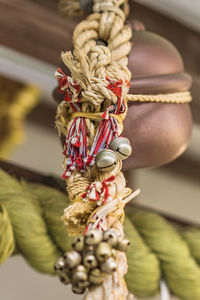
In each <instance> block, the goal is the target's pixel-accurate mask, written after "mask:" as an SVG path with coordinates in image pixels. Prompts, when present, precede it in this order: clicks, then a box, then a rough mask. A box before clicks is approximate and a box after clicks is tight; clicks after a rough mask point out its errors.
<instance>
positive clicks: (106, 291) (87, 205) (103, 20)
mask: <svg viewBox="0 0 200 300" xmlns="http://www.w3.org/2000/svg"><path fill="white" fill-rule="evenodd" d="M125 2H126V1H125V0H105V1H102V0H94V6H93V11H94V13H93V14H91V15H89V16H88V17H87V18H86V19H85V20H84V21H82V22H81V23H80V24H78V25H77V26H76V28H75V30H74V33H73V44H74V49H73V53H72V52H70V51H69V52H63V53H62V54H61V57H62V60H63V63H64V64H65V66H66V67H67V68H68V69H69V70H70V72H71V82H73V83H75V84H77V85H78V87H80V93H79V95H78V97H79V98H78V100H77V93H76V92H74V91H73V92H71V94H70V102H66V101H63V102H61V103H60V104H59V106H58V110H57V116H56V124H57V127H58V132H59V133H62V134H64V135H65V136H66V137H67V136H68V132H69V131H70V128H71V125H72V124H73V123H72V122H73V121H74V119H75V118H80V119H81V118H82V119H84V120H85V122H86V128H87V136H86V138H87V155H89V153H90V150H91V146H92V144H93V142H94V138H95V134H96V132H97V129H98V126H99V122H100V121H101V119H102V113H103V112H104V111H105V110H106V109H107V108H108V107H110V106H111V105H114V104H116V103H117V102H118V97H117V95H116V94H115V93H114V91H113V90H111V89H108V78H109V79H110V80H113V81H118V82H119V81H120V83H121V91H122V97H123V99H124V106H125V107H124V112H123V113H122V114H121V115H115V116H114V115H112V116H113V117H114V119H115V120H116V121H117V123H118V135H120V134H121V132H122V130H123V120H124V118H125V116H126V113H127V109H128V106H127V104H126V103H127V101H142V102H144V101H153V102H173V103H181V101H182V102H188V101H190V94H189V92H184V93H174V94H166V95H128V90H129V82H130V79H131V73H130V71H129V70H128V67H127V65H128V58H127V55H128V54H129V52H130V50H131V46H132V45H131V42H130V39H131V37H132V31H131V28H130V27H129V26H127V25H125V24H124V22H125V19H126V14H125V13H124V11H123V10H122V6H123V4H124V3H125ZM76 102H79V103H81V111H77V112H74V111H72V109H71V107H70V105H71V103H76ZM110 116H111V114H110ZM103 118H104V117H103ZM67 159H68V157H66V160H67ZM66 160H65V161H64V164H63V166H64V168H65V170H67V165H66ZM121 168H122V163H121V161H119V162H118V164H117V166H116V168H115V169H114V170H113V171H112V172H109V173H101V172H100V171H98V169H97V168H96V167H95V166H93V167H91V168H87V169H86V170H85V171H84V172H80V171H78V170H77V169H76V168H75V170H74V171H73V172H72V173H70V174H71V175H70V176H68V177H66V183H67V191H68V194H69V199H70V200H71V202H72V204H71V205H69V206H68V207H67V208H66V209H65V211H64V215H63V217H62V219H63V221H64V223H65V224H66V225H67V231H68V234H69V235H78V234H82V233H83V232H84V230H85V228H86V226H87V225H88V224H90V220H92V217H93V216H94V211H95V215H96V216H98V213H99V215H101V213H102V211H103V210H104V211H105V209H106V208H105V207H106V205H105V207H104V208H102V206H100V207H98V206H97V204H96V202H94V201H93V202H91V201H88V202H83V201H82V198H81V195H83V193H84V192H85V191H86V189H87V187H88V186H89V185H90V184H91V183H95V182H97V183H101V182H103V181H104V180H107V179H108V178H111V176H112V177H114V180H113V182H112V185H111V187H110V188H109V196H110V197H111V198H112V200H113V201H111V205H110V203H108V206H109V207H110V208H109V209H110V210H109V211H108V212H107V213H106V221H105V224H104V230H106V229H108V228H110V227H113V228H115V229H117V230H118V231H119V232H120V233H121V234H122V235H123V234H124V233H123V224H122V223H123V220H124V204H125V203H126V199H129V198H130V199H131V197H132V196H131V195H132V194H131V190H130V189H129V188H127V187H126V181H125V178H124V175H123V174H122V172H121ZM130 194H131V195H130ZM127 201H128V200H127ZM112 202H113V203H115V204H113V206H112ZM96 222H97V221H96ZM117 262H118V267H117V272H115V273H114V275H106V277H105V280H104V282H103V284H102V285H101V286H98V287H96V288H92V289H89V290H88V292H87V294H86V296H85V300H93V299H102V300H103V299H106V300H113V299H116V300H118V299H120V300H129V299H133V295H132V294H129V292H128V290H127V287H126V284H125V281H124V275H125V274H126V273H127V267H128V266H127V259H126V256H125V254H124V253H122V252H120V251H118V254H117Z"/></svg>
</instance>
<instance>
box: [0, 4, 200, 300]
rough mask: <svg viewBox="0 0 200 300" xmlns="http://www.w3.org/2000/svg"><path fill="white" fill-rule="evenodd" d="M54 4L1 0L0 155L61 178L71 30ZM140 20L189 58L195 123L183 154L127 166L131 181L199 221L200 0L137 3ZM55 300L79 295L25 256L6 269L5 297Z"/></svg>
mask: <svg viewBox="0 0 200 300" xmlns="http://www.w3.org/2000/svg"><path fill="white" fill-rule="evenodd" d="M56 6H57V1H53V0H51V1H47V0H46V1H45V0H41V1H40V0H37V1H31V0H12V1H11V0H9V1H8V0H0V25H1V31H0V159H6V160H9V161H11V162H13V163H14V164H18V165H21V166H24V167H27V168H28V169H33V170H35V171H38V172H41V173H45V174H50V173H51V174H56V175H58V176H60V175H61V174H62V167H61V165H62V160H63V156H62V146H61V144H60V142H59V138H58V136H57V132H56V130H55V124H54V116H55V109H56V104H55V103H54V102H53V99H52V96H51V91H52V88H53V87H54V86H56V82H55V80H54V77H53V74H54V71H55V69H56V66H57V64H58V60H59V54H60V49H63V48H64V45H65V48H66V46H67V45H66V42H65V40H64V35H65V32H66V30H68V28H66V25H65V20H64V19H62V18H61V17H60V16H59V15H58V14H57V12H56ZM29 13H30V17H28V18H27V14H29ZM135 18H136V19H138V20H140V21H142V22H144V24H145V25H146V27H147V29H148V30H150V31H154V32H157V33H158V34H161V35H162V36H164V37H166V38H168V39H169V40H170V41H172V42H173V43H174V45H175V46H176V47H177V48H178V50H179V52H180V53H181V55H182V56H183V60H184V62H185V67H186V71H187V72H189V73H190V74H192V76H193V79H194V84H193V87H192V94H193V103H192V105H191V108H192V113H193V118H194V127H193V134H192V138H191V142H190V145H189V147H188V149H187V151H186V152H185V153H184V154H183V155H182V156H181V157H180V158H179V159H177V160H176V161H175V162H173V163H170V164H169V165H167V166H163V167H160V168H156V169H141V170H134V171H129V172H128V173H127V176H128V179H129V185H131V186H132V187H134V188H138V187H140V188H141V194H140V196H139V197H138V198H137V199H136V200H135V201H137V202H138V203H139V204H140V205H142V206H144V207H148V208H153V209H155V210H157V211H160V212H164V213H165V214H168V215H172V216H174V217H177V218H180V219H183V220H186V221H188V222H190V223H195V224H199V225H200V150H199V149H200V101H199V95H200V56H199V49H200V2H199V0H193V1H187V0H159V1H156V0H148V1H147V0H138V1H135ZM52 20H53V22H52ZM52 23H53V24H52ZM166 24H168V25H169V26H166ZM30 28H32V29H30ZM172 28H173V29H174V30H172ZM69 30H71V29H70V28H69ZM51 34H52V36H53V38H52V36H51ZM13 112H14V113H13ZM47 154H48V155H47ZM55 298H56V299H60V300H62V299H80V298H79V297H77V296H75V295H72V293H71V292H70V290H69V288H66V287H65V286H63V285H61V284H60V282H59V281H58V280H57V279H56V278H52V277H50V276H47V275H41V274H38V273H36V272H35V271H34V270H32V269H31V268H30V267H29V266H28V265H27V264H26V262H25V261H24V259H23V258H22V257H19V256H15V257H12V258H11V259H9V260H8V261H6V262H5V263H4V264H3V265H2V266H1V267H0V299H4V300H25V299H29V300H33V299H34V300H35V299H41V300H45V299H48V300H53V299H55ZM156 299H160V298H159V296H158V298H156ZM173 299H175V298H173ZM191 300H192V299H191Z"/></svg>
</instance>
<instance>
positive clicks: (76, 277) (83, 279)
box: [72, 266, 88, 288]
mask: <svg viewBox="0 0 200 300" xmlns="http://www.w3.org/2000/svg"><path fill="white" fill-rule="evenodd" d="M79 267H80V266H79ZM79 267H78V268H76V269H75V270H74V271H73V274H72V284H73V285H74V286H78V287H80V288H86V287H87V286H88V281H87V279H88V275H87V271H86V269H85V268H84V266H81V268H79Z"/></svg>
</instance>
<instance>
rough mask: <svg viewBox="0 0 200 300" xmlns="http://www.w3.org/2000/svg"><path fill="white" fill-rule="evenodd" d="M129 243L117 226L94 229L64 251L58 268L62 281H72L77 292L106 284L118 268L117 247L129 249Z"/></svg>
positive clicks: (77, 238) (56, 265) (124, 249)
mask: <svg viewBox="0 0 200 300" xmlns="http://www.w3.org/2000/svg"><path fill="white" fill-rule="evenodd" d="M129 245H130V242H129V240H127V239H126V238H123V237H121V236H120V235H119V234H118V232H117V231H116V230H115V229H109V230H107V231H105V232H102V231H100V230H90V231H87V233H86V234H85V236H79V237H76V238H75V239H74V241H73V242H72V247H73V250H71V251H68V252H66V253H64V255H63V256H61V257H60V258H59V259H58V260H57V262H56V263H55V265H54V268H55V271H56V272H57V273H58V276H59V278H60V280H61V282H62V283H64V284H69V283H71V284H72V291H73V292H74V293H76V294H83V293H84V292H85V290H86V289H87V288H88V287H91V286H96V285H100V284H102V282H103V280H104V277H105V274H112V273H113V272H115V271H116V269H117V264H116V260H115V258H116V250H119V251H124V252H125V251H126V250H127V249H128V246H129Z"/></svg>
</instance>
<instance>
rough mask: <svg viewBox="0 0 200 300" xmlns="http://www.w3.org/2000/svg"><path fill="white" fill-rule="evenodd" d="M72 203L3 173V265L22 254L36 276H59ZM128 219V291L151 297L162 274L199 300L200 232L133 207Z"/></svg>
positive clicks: (0, 189) (0, 233) (0, 255)
mask: <svg viewBox="0 0 200 300" xmlns="http://www.w3.org/2000/svg"><path fill="white" fill-rule="evenodd" d="M67 203H68V199H67V196H66V195H65V194H64V193H61V192H60V191H58V190H56V189H53V188H50V187H47V186H44V185H41V184H27V183H25V182H18V181H16V180H15V179H14V178H12V177H11V176H9V175H8V174H6V173H5V172H4V171H2V170H0V206H1V212H0V224H1V225H2V224H4V225H2V226H3V227H2V226H1V227H0V263H3V262H4V261H5V260H6V259H7V258H8V257H9V256H10V255H12V253H13V254H14V253H16V251H18V253H20V254H22V255H23V256H24V257H25V259H26V260H27V262H28V263H29V264H30V265H31V266H32V267H33V268H34V269H36V270H37V271H39V272H42V273H47V274H54V270H53V265H54V263H55V259H56V256H57V255H59V253H61V252H64V251H67V250H69V249H70V245H71V240H70V238H69V237H68V236H67V235H66V231H65V226H64V225H63V222H62V220H61V218H60V215H61V214H62V212H63V209H64V208H65V207H66V204H67ZM126 214H127V215H128V216H127V217H126V219H125V222H124V228H125V234H126V236H127V237H128V239H129V240H130V241H131V246H130V249H129V250H128V252H127V256H128V265H129V269H128V273H127V275H126V282H127V284H128V288H129V290H130V291H131V292H133V293H134V294H135V295H136V296H138V297H140V298H143V297H144V298H145V297H151V296H153V295H155V294H156V293H157V292H158V290H159V282H160V279H161V274H162V276H163V277H164V279H165V280H166V282H167V284H168V286H169V288H170V290H171V292H172V293H173V294H175V295H176V296H178V297H180V298H181V299H185V300H188V299H192V300H199V298H200V296H199V295H200V267H199V265H198V263H200V256H199V253H200V251H199V249H200V243H199V240H200V239H199V236H200V228H198V227H183V228H180V229H179V230H177V229H176V228H175V227H174V226H173V225H172V224H170V223H169V222H168V221H166V220H165V219H164V218H163V217H161V216H159V215H158V214H155V213H150V212H147V211H145V210H143V211H141V210H140V211H138V210H136V209H134V208H132V207H129V208H128V209H127V211H126ZM2 229H4V230H2ZM15 245H17V250H16V248H15V247H16V246H15ZM174 277H175V280H174Z"/></svg>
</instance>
